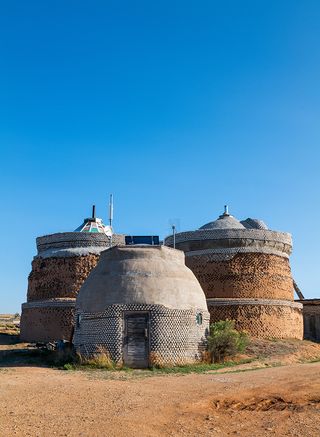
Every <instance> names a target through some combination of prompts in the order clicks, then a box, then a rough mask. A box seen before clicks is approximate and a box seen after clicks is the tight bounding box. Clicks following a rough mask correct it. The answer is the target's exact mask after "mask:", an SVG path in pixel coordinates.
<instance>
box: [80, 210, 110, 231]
mask: <svg viewBox="0 0 320 437" xmlns="http://www.w3.org/2000/svg"><path fill="white" fill-rule="evenodd" d="M95 215H96V214H95V206H93V208H92V217H89V218H86V219H84V221H83V223H82V225H81V226H79V227H78V228H77V229H75V230H74V232H90V233H100V234H105V235H108V236H109V237H111V235H112V234H113V232H112V227H111V226H106V225H105V224H104V223H103V221H102V219H100V218H97V217H96V216H95Z"/></svg>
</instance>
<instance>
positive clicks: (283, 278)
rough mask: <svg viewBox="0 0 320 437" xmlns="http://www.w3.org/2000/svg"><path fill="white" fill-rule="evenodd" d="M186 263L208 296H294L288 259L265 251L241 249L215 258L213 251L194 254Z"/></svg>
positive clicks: (272, 297)
mask: <svg viewBox="0 0 320 437" xmlns="http://www.w3.org/2000/svg"><path fill="white" fill-rule="evenodd" d="M186 265H187V266H188V267H189V268H190V269H191V270H192V271H193V273H194V274H195V275H196V277H197V279H198V281H199V282H200V285H201V286H202V288H203V291H204V292H205V295H206V297H207V298H218V297H219V298H260V299H287V300H293V282H292V277H291V269H290V265H289V260H288V259H287V258H283V257H280V256H277V255H269V254H265V253H238V254H236V255H234V256H233V257H231V259H229V260H221V261H216V258H215V257H214V256H213V257H212V256H211V255H209V254H208V255H195V256H192V255H191V254H190V255H189V256H187V257H186Z"/></svg>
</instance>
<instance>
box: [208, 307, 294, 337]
mask: <svg viewBox="0 0 320 437" xmlns="http://www.w3.org/2000/svg"><path fill="white" fill-rule="evenodd" d="M212 301H214V299H212V300H210V299H209V300H208V309H209V312H210V322H211V323H214V322H217V321H219V320H226V319H230V320H235V324H236V328H237V329H239V330H245V331H247V332H248V333H249V334H250V335H251V336H252V337H260V338H297V339H302V336H303V319H302V317H301V305H297V304H295V303H293V302H287V303H286V302H284V301H270V300H269V301H268V300H267V301H263V300H261V301H260V302H259V300H256V301H255V302H250V300H249V299H248V300H247V301H245V300H244V301H241V299H238V302H234V301H233V302H232V301H229V302H227V301H224V302H220V303H219V302H212Z"/></svg>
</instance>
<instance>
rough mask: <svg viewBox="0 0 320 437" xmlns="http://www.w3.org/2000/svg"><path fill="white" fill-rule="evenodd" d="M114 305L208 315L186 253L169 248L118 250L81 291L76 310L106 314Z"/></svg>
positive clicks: (108, 254)
mask: <svg viewBox="0 0 320 437" xmlns="http://www.w3.org/2000/svg"><path fill="white" fill-rule="evenodd" d="M113 304H151V305H164V306H165V307H167V308H173V309H195V308H196V309H200V310H205V311H207V304H206V300H205V295H204V293H203V290H202V288H201V286H200V284H199V282H198V280H197V279H196V277H195V276H194V274H193V273H192V271H191V270H190V269H188V267H186V266H185V263H184V253H183V252H181V251H179V250H175V249H171V248H169V247H165V246H116V247H113V248H111V249H108V250H105V251H103V252H102V253H101V256H100V260H99V262H98V265H97V267H96V268H95V269H93V270H92V272H91V273H90V275H89V277H88V278H87V280H86V281H85V282H84V284H83V286H82V287H81V289H80V291H79V294H78V297H77V303H76V307H77V309H79V310H80V311H84V312H86V313H96V312H102V311H104V310H105V309H106V307H107V306H109V305H113Z"/></svg>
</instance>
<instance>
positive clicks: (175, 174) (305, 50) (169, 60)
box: [0, 0, 320, 313]
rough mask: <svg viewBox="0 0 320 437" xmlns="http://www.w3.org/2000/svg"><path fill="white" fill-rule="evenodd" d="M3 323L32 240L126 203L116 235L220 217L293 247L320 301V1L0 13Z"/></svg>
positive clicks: (58, 5) (71, 6) (55, 7)
mask: <svg viewBox="0 0 320 437" xmlns="http://www.w3.org/2000/svg"><path fill="white" fill-rule="evenodd" d="M0 5H1V13H0V148H1V155H0V156H1V161H0V162H1V168H0V190H1V191H0V192H1V217H2V235H1V253H0V266H1V275H0V313H1V312H15V311H20V304H21V302H23V301H25V297H26V290H27V276H28V273H29V272H30V267H31V260H32V257H33V255H35V253H36V249H35V238H36V236H39V235H43V234H47V233H53V232H59V231H69V230H73V229H75V228H76V227H77V226H78V225H79V224H80V223H81V221H82V219H83V217H85V216H88V215H90V211H91V205H92V204H93V203H95V204H96V205H97V212H98V215H100V216H101V215H102V216H103V217H104V218H105V217H106V204H107V201H108V194H109V193H111V192H112V193H114V196H115V221H114V226H115V229H116V231H119V232H126V233H130V234H148V233H154V234H159V235H160V236H161V237H163V236H164V235H165V234H167V233H168V229H169V225H168V224H169V221H170V219H175V218H179V219H180V230H189V229H195V228H197V227H199V226H201V225H202V224H204V223H206V222H208V221H210V220H212V219H214V218H216V217H217V215H218V214H220V213H221V211H222V208H223V205H224V204H225V203H228V204H229V205H230V212H231V213H233V214H234V215H235V216H236V217H238V218H239V219H243V218H247V217H248V216H250V217H255V218H260V219H263V220H264V221H265V222H266V223H267V224H268V225H269V226H270V227H271V228H272V229H277V230H283V231H288V232H291V233H292V234H293V238H294V253H293V256H292V270H293V274H294V277H295V279H296V281H297V282H298V284H299V285H300V288H301V289H302V291H303V292H304V293H305V295H306V296H307V297H312V296H317V295H318V296H320V279H319V273H318V269H319V264H320V255H319V247H320V226H319V215H320V204H319V185H320V184H319V183H320V176H319V164H320V162H319V161H320V149H319V139H320V124H319V121H320V86H319V85H320V82H319V81H320V59H319V56H320V50H319V47H320V28H319V23H320V3H319V1H312V0H309V1H308V2H302V1H300V0H290V1H289V0H287V1H280V2H279V1H270V0H268V1H256V0H254V1H246V0H244V1H238V0H234V1H228V0H226V1H215V0H208V1H188V0H184V1H174V0H170V1H165V0H161V1H135V2H133V1H129V0H128V1H119V0H118V1H105V0H104V1H91V2H88V1H82V0H68V1H59V0H57V1H54V2H44V1H42V0H41V1H40V0H39V1H33V0H29V1H22V0H20V1H15V0H11V1H1V0H0Z"/></svg>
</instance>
